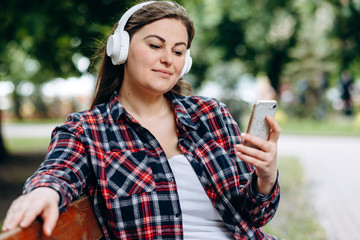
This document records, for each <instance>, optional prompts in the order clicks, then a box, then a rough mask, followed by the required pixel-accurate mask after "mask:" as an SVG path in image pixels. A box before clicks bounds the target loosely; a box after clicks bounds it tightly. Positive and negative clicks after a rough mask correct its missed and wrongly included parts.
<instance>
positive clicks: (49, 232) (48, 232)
mask: <svg viewBox="0 0 360 240" xmlns="http://www.w3.org/2000/svg"><path fill="white" fill-rule="evenodd" d="M45 232H46V234H47V235H48V236H50V235H51V229H50V228H46V229H45Z"/></svg>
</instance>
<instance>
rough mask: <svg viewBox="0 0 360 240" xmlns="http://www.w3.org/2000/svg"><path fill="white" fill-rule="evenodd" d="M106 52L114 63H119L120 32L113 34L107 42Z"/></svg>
mask: <svg viewBox="0 0 360 240" xmlns="http://www.w3.org/2000/svg"><path fill="white" fill-rule="evenodd" d="M106 54H107V55H108V56H109V57H110V58H111V61H112V63H113V64H114V65H117V62H118V59H119V54H120V36H119V34H118V33H114V34H113V35H111V36H110V37H109V39H108V41H107V44H106Z"/></svg>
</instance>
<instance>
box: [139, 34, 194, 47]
mask: <svg viewBox="0 0 360 240" xmlns="http://www.w3.org/2000/svg"><path fill="white" fill-rule="evenodd" d="M152 37H154V38H157V39H159V40H160V41H161V42H166V40H165V39H164V38H162V37H160V36H158V35H149V36H146V37H144V40H145V39H147V38H152ZM178 45H184V46H185V47H187V45H186V43H185V42H178V43H175V46H178Z"/></svg>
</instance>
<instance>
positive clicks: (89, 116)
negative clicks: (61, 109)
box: [57, 104, 107, 135]
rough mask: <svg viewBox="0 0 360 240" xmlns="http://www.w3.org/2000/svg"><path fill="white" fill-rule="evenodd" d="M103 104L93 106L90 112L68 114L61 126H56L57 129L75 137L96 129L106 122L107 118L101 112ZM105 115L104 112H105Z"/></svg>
mask: <svg viewBox="0 0 360 240" xmlns="http://www.w3.org/2000/svg"><path fill="white" fill-rule="evenodd" d="M103 105H105V104H101V105H99V106H95V107H94V108H93V109H91V110H85V111H80V112H74V113H70V114H69V115H68V116H67V118H66V121H65V123H64V124H63V125H61V126H58V127H57V129H58V130H60V129H62V130H67V131H70V132H73V133H74V134H75V135H81V134H83V133H84V132H85V131H86V130H88V129H94V128H98V127H99V125H101V124H102V123H104V121H106V119H107V117H106V114H104V112H102V111H101V108H102V107H105V106H103ZM105 113H106V111H105Z"/></svg>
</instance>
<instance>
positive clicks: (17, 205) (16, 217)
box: [2, 196, 27, 231]
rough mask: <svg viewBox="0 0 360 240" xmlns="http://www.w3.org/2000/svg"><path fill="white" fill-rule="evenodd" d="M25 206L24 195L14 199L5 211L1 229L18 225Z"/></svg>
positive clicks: (6, 229) (9, 228)
mask: <svg viewBox="0 0 360 240" xmlns="http://www.w3.org/2000/svg"><path fill="white" fill-rule="evenodd" d="M26 208H27V203H26V202H24V196H20V197H18V198H17V199H15V200H14V201H13V202H12V204H11V205H10V208H9V210H8V211H7V213H6V217H5V220H4V223H3V227H2V231H8V230H11V229H14V228H15V227H16V226H18V225H19V224H20V222H21V221H22V219H23V217H24V214H25V209H26Z"/></svg>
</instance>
